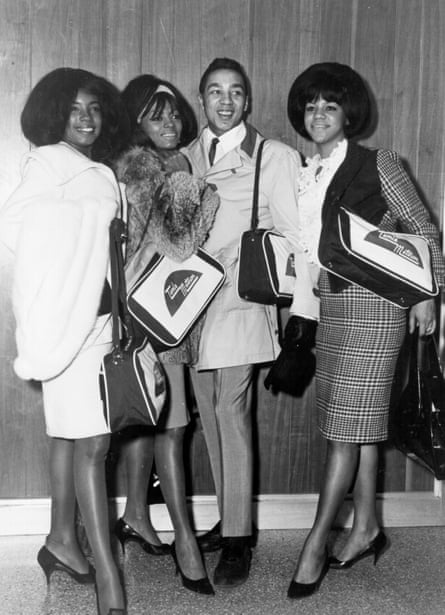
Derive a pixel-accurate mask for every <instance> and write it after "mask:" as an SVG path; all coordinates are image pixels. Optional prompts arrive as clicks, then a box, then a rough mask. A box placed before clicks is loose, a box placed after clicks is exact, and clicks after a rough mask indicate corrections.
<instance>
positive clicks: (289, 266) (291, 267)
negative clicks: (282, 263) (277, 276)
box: [285, 253, 297, 278]
mask: <svg viewBox="0 0 445 615" xmlns="http://www.w3.org/2000/svg"><path fill="white" fill-rule="evenodd" d="M285 274H286V275H288V276H289V277H291V278H296V277H297V274H296V271H295V256H294V255H293V254H292V253H291V254H289V257H288V259H287V262H286V271H285Z"/></svg>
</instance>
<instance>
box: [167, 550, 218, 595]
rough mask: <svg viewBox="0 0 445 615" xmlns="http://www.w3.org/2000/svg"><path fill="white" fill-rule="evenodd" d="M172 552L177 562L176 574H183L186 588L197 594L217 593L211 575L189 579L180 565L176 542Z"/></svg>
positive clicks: (183, 583) (182, 578)
mask: <svg viewBox="0 0 445 615" xmlns="http://www.w3.org/2000/svg"><path fill="white" fill-rule="evenodd" d="M171 554H172V557H173V561H174V562H175V565H176V574H178V573H179V574H180V575H181V580H182V585H183V586H184V587H185V588H186V589H189V590H190V591H192V592H196V593H197V594H206V595H207V596H214V595H215V590H214V589H213V587H212V585H211V583H210V581H209V577H202V579H196V580H194V579H189V578H188V577H186V576H185V574H184V573H183V572H182V570H181V567H180V565H179V562H178V558H177V557H176V548H175V543H173V544H172V546H171Z"/></svg>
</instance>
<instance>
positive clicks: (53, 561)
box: [37, 546, 96, 585]
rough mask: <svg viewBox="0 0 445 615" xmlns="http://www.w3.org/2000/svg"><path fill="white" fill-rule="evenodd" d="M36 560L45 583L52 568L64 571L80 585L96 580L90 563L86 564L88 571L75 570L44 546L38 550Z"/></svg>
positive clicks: (52, 570)
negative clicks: (44, 577)
mask: <svg viewBox="0 0 445 615" xmlns="http://www.w3.org/2000/svg"><path fill="white" fill-rule="evenodd" d="M37 561H38V563H39V565H40V567H41V568H42V570H43V572H44V573H45V576H46V582H47V583H49V579H50V577H51V574H52V573H53V572H54V570H60V571H62V572H66V573H67V574H69V575H70V577H71V578H73V579H74V580H75V581H77V583H81V584H82V585H85V584H86V583H94V582H95V581H96V571H95V569H94V568H93V566H92V565H91V564H88V572H77V570H74V568H71V566H68V564H64V563H63V562H62V561H61V560H60V559H59V558H58V557H56V556H55V555H54V554H53V553H51V551H49V550H48V549H47V548H46V547H45V546H43V547H42V548H41V549H40V551H39V552H38V554H37Z"/></svg>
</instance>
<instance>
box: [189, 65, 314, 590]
mask: <svg viewBox="0 0 445 615" xmlns="http://www.w3.org/2000/svg"><path fill="white" fill-rule="evenodd" d="M199 100H200V104H201V106H202V108H203V110H204V113H205V115H206V118H207V126H206V127H205V128H204V129H203V130H202V132H201V134H200V136H199V137H198V138H197V139H196V140H195V141H193V142H192V143H191V144H190V145H189V146H188V148H187V149H186V150H184V153H185V154H186V155H187V157H188V159H189V160H190V163H191V165H192V169H193V173H194V175H197V176H199V177H203V178H205V179H206V180H207V181H208V183H209V184H213V185H214V186H216V189H217V191H218V194H219V196H220V201H221V204H220V207H219V210H218V213H217V215H216V219H215V223H214V226H213V228H212V229H211V231H210V235H209V238H208V240H207V242H206V243H205V245H204V248H205V249H206V250H207V251H208V252H210V253H211V254H212V255H213V256H215V257H216V258H217V259H218V260H219V261H220V262H222V264H223V265H224V267H225V269H226V272H227V277H226V280H225V283H224V285H223V287H222V289H221V290H220V291H219V293H218V294H217V296H216V297H215V299H214V300H213V302H212V303H211V304H210V306H209V308H208V310H207V313H206V317H205V322H204V328H203V331H202V337H201V343H200V352H199V362H198V364H197V365H196V366H195V368H194V369H192V370H191V372H192V384H193V390H194V393H195V398H196V402H197V406H198V410H199V413H200V416H201V422H202V426H203V431H204V436H205V439H206V444H207V448H208V452H209V457H210V463H211V468H212V474H213V478H214V483H215V489H216V494H217V500H218V507H219V512H220V518H221V521H220V523H218V524H217V525H216V526H215V527H214V528H212V529H211V530H210V531H209V532H207V533H206V534H204V535H203V536H201V537H199V538H198V542H200V544H201V547H202V549H203V550H205V551H209V550H216V549H218V548H221V547H222V552H221V555H220V560H219V562H218V564H217V566H216V569H215V573H214V582H215V585H218V586H226V587H228V586H229V587H230V586H236V585H240V584H241V583H243V582H245V581H246V579H247V578H248V575H249V567H250V561H251V555H252V553H251V546H252V539H251V535H252V474H253V451H252V419H251V401H252V385H253V371H254V365H255V364H259V363H265V362H270V361H272V360H274V359H275V358H276V356H277V354H278V353H279V351H280V347H279V343H278V326H277V316H276V308H275V307H274V306H265V305H260V304H257V303H251V302H248V301H244V300H243V299H240V298H239V296H238V294H237V289H236V279H237V275H236V272H237V265H238V248H239V240H240V236H241V233H242V232H243V231H246V230H248V229H249V227H250V215H251V207H252V193H253V183H254V172H255V161H256V153H257V150H258V146H259V144H260V142H261V141H262V139H263V137H262V136H261V135H260V134H259V133H258V132H257V131H256V130H255V129H254V128H253V127H252V126H251V125H249V124H247V123H246V122H245V121H244V118H245V116H246V114H247V111H248V108H249V105H250V96H249V82H248V79H247V76H246V74H245V71H244V69H243V68H242V66H241V65H240V64H239V63H238V62H236V61H235V60H231V59H229V58H216V59H215V60H213V61H212V62H211V64H210V65H209V66H208V68H207V69H206V71H205V72H204V73H203V75H202V77H201V81H200V85H199ZM215 139H216V140H217V141H214V140H215ZM215 146H216V147H215ZM209 156H210V158H209ZM300 165H301V162H300V156H299V154H298V152H297V151H296V150H294V149H292V148H290V147H288V146H287V145H284V144H283V143H280V142H278V141H273V140H267V142H266V144H265V146H264V151H263V158H262V163H261V176H260V189H259V227H261V228H274V229H276V230H277V231H279V232H281V233H282V234H283V235H285V236H286V237H287V238H288V240H289V242H290V244H291V246H293V247H295V255H296V258H297V259H301V261H302V262H304V263H305V260H304V257H303V255H301V254H300V250H299V248H298V240H297V228H298V223H299V221H298V212H297V190H298V179H297V178H298V172H299V168H300ZM302 266H304V265H302ZM297 267H299V265H298V264H297ZM312 290H313V289H312V283H311V282H310V280H309V278H308V277H306V276H305V275H302V276H300V275H299V276H297V282H296V288H295V292H294V301H293V303H292V306H291V308H290V312H291V313H294V314H299V315H302V316H306V317H310V318H316V317H317V315H318V300H317V298H316V297H315V296H314V294H313V292H312Z"/></svg>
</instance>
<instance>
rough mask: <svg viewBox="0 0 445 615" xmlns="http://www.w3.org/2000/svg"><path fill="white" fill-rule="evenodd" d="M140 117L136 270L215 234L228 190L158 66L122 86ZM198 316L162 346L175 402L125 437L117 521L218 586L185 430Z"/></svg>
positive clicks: (131, 254) (131, 184) (123, 535)
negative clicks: (203, 535)
mask: <svg viewBox="0 0 445 615" xmlns="http://www.w3.org/2000/svg"><path fill="white" fill-rule="evenodd" d="M123 98H124V102H125V103H126V105H127V109H128V112H129V115H130V121H131V122H132V128H133V138H132V144H133V145H132V147H131V148H130V149H129V150H128V151H127V152H125V153H124V154H123V155H122V156H121V157H120V159H119V160H118V161H117V164H116V172H117V175H118V178H119V180H120V181H122V182H123V183H124V184H125V186H126V197H127V202H128V236H129V240H128V245H127V272H126V273H127V280H128V283H129V285H131V282H132V280H133V279H135V277H136V276H137V275H138V273H139V274H140V273H141V272H142V270H143V268H144V266H145V265H146V264H147V263H148V261H149V259H150V258H151V256H152V255H153V254H154V253H155V252H158V253H160V254H162V255H166V256H168V257H170V258H172V259H173V260H176V261H179V262H181V261H183V260H185V259H186V258H188V257H189V256H191V255H192V254H193V253H194V252H196V250H197V249H198V247H199V246H200V245H202V243H204V241H205V240H206V238H207V234H208V231H209V229H210V228H211V226H212V224H213V220H214V217H215V214H216V210H217V208H218V205H219V199H218V197H217V196H216V194H215V193H214V191H213V189H212V188H210V187H209V186H208V185H207V184H206V183H205V182H204V181H202V180H199V179H196V178H193V177H192V176H191V175H190V169H189V165H188V162H187V160H186V158H185V157H184V156H183V155H182V154H181V153H180V152H179V151H178V148H179V147H180V146H183V145H187V144H188V143H189V142H190V141H191V140H192V139H193V138H194V137H195V136H196V132H197V126H196V120H195V116H194V114H193V111H192V109H191V108H190V106H189V104H188V103H187V102H186V100H185V99H184V97H183V96H182V95H181V94H180V92H179V91H178V90H177V89H176V88H175V87H174V86H172V85H171V84H170V83H168V82H166V81H162V80H160V79H158V78H157V77H154V76H153V75H141V76H139V77H137V78H135V79H133V80H132V81H131V82H130V83H129V84H128V85H127V87H126V88H125V90H124V91H123ZM200 330H201V325H200V323H199V322H198V323H197V325H195V327H194V328H193V329H192V331H191V332H190V333H189V335H188V336H187V338H186V339H185V340H184V341H183V342H182V343H181V344H180V345H179V346H177V347H176V348H174V349H172V350H169V351H166V352H162V353H160V355H159V356H160V359H161V361H162V363H163V365H164V369H165V372H166V376H167V380H168V389H169V396H168V406H167V407H166V408H165V409H164V411H163V415H161V421H162V422H161V424H159V425H158V426H157V428H156V429H155V430H145V431H142V430H140V429H138V430H137V431H136V433H135V432H133V433H132V434H131V435H130V437H129V438H128V437H126V438H125V437H123V439H122V445H123V449H124V452H125V459H126V471H127V502H126V507H125V511H124V514H123V516H122V518H121V519H119V520H118V522H117V524H116V528H115V531H116V534H117V536H118V538H119V540H120V541H121V543H122V546H123V547H124V544H125V542H126V541H127V540H133V541H136V542H138V543H139V544H140V545H141V546H142V548H143V549H144V550H145V551H146V552H147V553H150V554H151V555H164V554H167V553H169V552H171V554H172V556H173V558H174V559H175V562H176V566H177V570H178V571H179V572H180V573H181V578H182V582H183V585H184V586H185V587H186V588H187V589H190V590H192V591H196V592H199V593H205V594H213V593H214V592H213V588H212V586H211V585H210V582H209V580H208V577H207V574H206V572H205V567H204V564H203V561H202V557H201V554H200V552H199V549H198V546H197V543H196V538H195V536H194V533H193V530H192V527H191V524H190V520H189V517H188V512H187V505H186V495H185V478H184V467H183V440H184V433H185V429H186V426H187V424H188V422H189V414H188V411H187V404H186V392H185V366H186V365H191V364H193V363H194V362H195V361H196V359H197V350H198V342H199V333H200ZM153 458H154V459H155V461H156V469H157V473H158V474H159V478H160V484H161V489H162V493H163V495H164V499H165V502H166V504H167V508H168V511H169V514H170V517H171V521H172V524H173V528H174V531H175V543H174V544H173V545H172V547H170V546H169V545H167V544H162V543H161V542H160V540H159V538H158V536H157V534H156V532H155V530H154V528H153V526H152V524H151V522H150V519H149V518H148V516H147V506H146V498H147V489H148V484H149V479H150V473H151V468H152V465H153Z"/></svg>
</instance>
